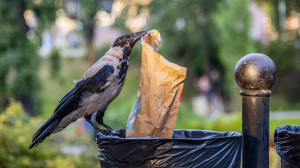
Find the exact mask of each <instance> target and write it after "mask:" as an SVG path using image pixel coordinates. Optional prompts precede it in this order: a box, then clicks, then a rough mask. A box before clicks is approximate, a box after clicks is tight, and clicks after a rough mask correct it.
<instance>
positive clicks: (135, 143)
mask: <svg viewBox="0 0 300 168" xmlns="http://www.w3.org/2000/svg"><path fill="white" fill-rule="evenodd" d="M96 141H97V144H98V148H99V160H100V164H101V167H102V168H109V167H201V168H205V167H208V168H212V167H217V168H231V167H234V168H240V162H241V146H242V135H241V134H240V133H238V132H226V133H223V132H215V131H201V130H175V132H174V135H173V138H157V137H142V138H125V131H124V130H119V131H117V132H116V131H114V132H107V131H102V132H99V133H97V136H96Z"/></svg>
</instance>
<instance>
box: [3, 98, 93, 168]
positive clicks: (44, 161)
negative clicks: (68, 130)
mask: <svg viewBox="0 0 300 168" xmlns="http://www.w3.org/2000/svg"><path fill="white" fill-rule="evenodd" d="M40 124H41V121H40V119H38V118H30V117H29V116H28V115H26V114H25V113H24V110H23V108H22V105H21V103H20V102H17V101H15V100H11V101H10V105H9V106H8V107H7V108H6V110H5V111H4V113H2V114H0V146H1V148H0V167H2V168H11V167H20V168H21V167H22V168H35V167H36V168H40V167H47V168H65V167H70V168H72V167H73V168H75V167H80V168H81V167H99V162H98V159H97V150H96V145H95V144H94V145H91V144H89V142H90V140H89V137H87V138H86V139H85V140H84V139H80V138H78V136H75V137H73V138H70V136H67V135H68V134H64V133H63V134H61V133H60V135H59V136H60V138H58V139H57V138H54V136H57V135H52V136H50V137H49V138H47V139H46V140H45V142H43V143H42V144H40V145H39V146H38V147H37V148H33V149H31V150H29V149H28V147H29V145H30V142H31V138H32V135H33V133H34V132H33V131H34V130H36V129H37V128H38V127H39V126H40ZM78 139H79V140H78ZM66 140H67V141H68V145H70V144H71V145H73V146H76V145H77V146H80V145H81V146H82V145H83V144H84V147H85V149H84V151H83V153H81V154H80V155H77V156H76V155H67V154H64V153H63V152H62V151H61V147H62V146H63V145H65V141H66ZM87 144H88V145H87Z"/></svg>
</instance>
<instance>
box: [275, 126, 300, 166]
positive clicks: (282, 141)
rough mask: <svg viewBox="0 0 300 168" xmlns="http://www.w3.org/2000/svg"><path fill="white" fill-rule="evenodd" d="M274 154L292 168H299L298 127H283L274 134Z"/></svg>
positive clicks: (299, 145) (299, 144)
mask: <svg viewBox="0 0 300 168" xmlns="http://www.w3.org/2000/svg"><path fill="white" fill-rule="evenodd" d="M274 141H275V144H276V152H277V154H278V155H279V156H280V157H281V159H282V160H283V161H284V162H285V163H286V164H288V165H289V166H292V167H297V168H299V167H300V125H284V126H281V127H278V128H276V130H275V133H274Z"/></svg>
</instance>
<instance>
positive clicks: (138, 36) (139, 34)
mask: <svg viewBox="0 0 300 168" xmlns="http://www.w3.org/2000/svg"><path fill="white" fill-rule="evenodd" d="M147 33H148V30H143V31H139V32H135V33H133V41H132V45H134V44H135V43H136V42H137V41H139V40H140V39H141V37H143V36H144V35H146V34H147Z"/></svg>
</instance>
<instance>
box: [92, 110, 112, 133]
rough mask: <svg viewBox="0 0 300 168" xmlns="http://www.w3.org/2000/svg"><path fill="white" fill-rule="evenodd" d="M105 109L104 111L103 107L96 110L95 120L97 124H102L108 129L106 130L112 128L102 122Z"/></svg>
mask: <svg viewBox="0 0 300 168" xmlns="http://www.w3.org/2000/svg"><path fill="white" fill-rule="evenodd" d="M105 111H106V109H104V110H98V111H97V114H96V121H97V123H98V124H100V125H102V126H103V127H105V128H106V129H108V130H114V129H112V128H111V127H110V126H109V125H107V124H104V123H103V117H104V113H105Z"/></svg>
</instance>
